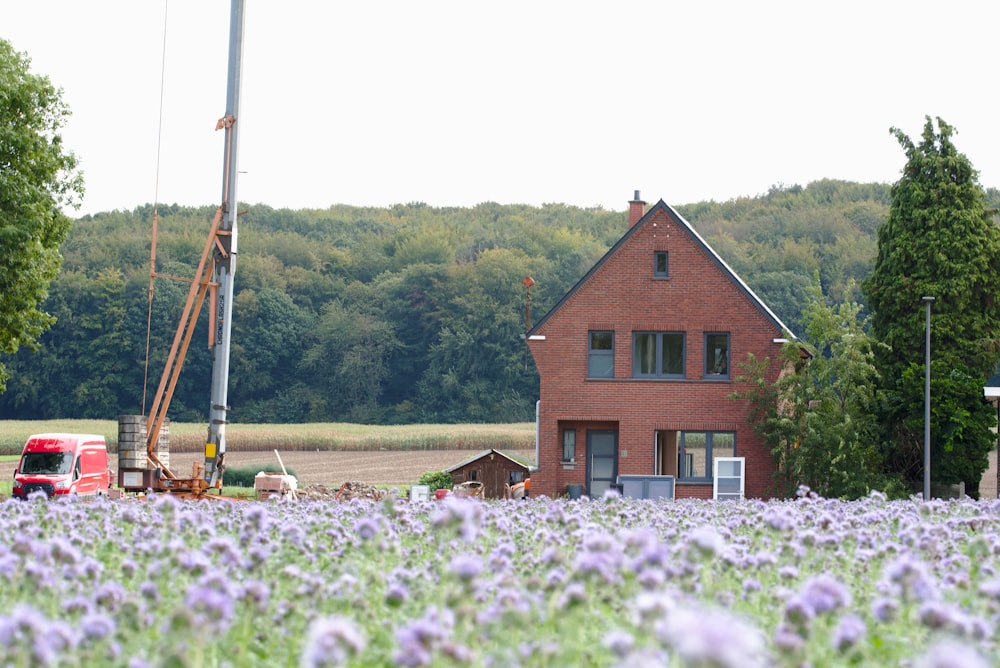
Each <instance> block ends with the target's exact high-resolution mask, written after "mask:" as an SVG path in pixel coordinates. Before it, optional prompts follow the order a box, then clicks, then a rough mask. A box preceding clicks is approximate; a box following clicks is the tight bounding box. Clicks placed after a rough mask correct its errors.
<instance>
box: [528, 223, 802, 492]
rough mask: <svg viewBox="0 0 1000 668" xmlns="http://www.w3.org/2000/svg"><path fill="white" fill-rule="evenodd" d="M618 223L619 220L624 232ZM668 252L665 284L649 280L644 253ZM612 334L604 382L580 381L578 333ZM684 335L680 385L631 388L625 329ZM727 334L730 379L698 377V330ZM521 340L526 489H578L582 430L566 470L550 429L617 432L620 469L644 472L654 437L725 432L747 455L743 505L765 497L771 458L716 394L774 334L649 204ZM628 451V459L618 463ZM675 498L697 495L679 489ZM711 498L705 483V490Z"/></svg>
mask: <svg viewBox="0 0 1000 668" xmlns="http://www.w3.org/2000/svg"><path fill="white" fill-rule="evenodd" d="M625 225H626V223H625V221H624V220H623V221H622V227H623V232H624V231H625ZM657 251H667V252H668V253H669V278H667V279H656V278H654V277H653V255H654V253H655V252H657ZM597 329H605V330H613V331H614V332H615V377H614V378H613V379H603V380H588V379H587V353H588V350H587V346H588V337H587V333H588V331H589V330H597ZM639 330H644V331H683V332H686V340H685V352H686V364H685V378H684V379H681V380H633V379H632V378H631V375H632V360H631V354H632V332H633V331H639ZM706 332H728V333H729V335H730V338H729V343H730V353H729V360H730V380H723V381H719V380H706V379H703V370H704V334H705V333H706ZM533 334H535V335H541V336H544V337H545V340H544V341H543V340H529V342H528V345H529V347H530V350H531V353H532V356H533V357H534V359H535V364H536V365H537V367H538V371H539V375H540V377H541V406H540V414H539V433H540V444H539V453H540V456H539V462H538V470H537V471H536V472H534V473H533V474H532V481H531V485H532V493H533V494H535V495H537V494H548V495H559V494H562V493H564V492H565V488H566V485H567V484H572V483H580V484H584V483H585V480H584V477H585V475H586V466H585V462H583V461H582V460H583V457H584V454H585V451H586V440H585V434H584V432H583V430H582V428H581V427H580V426H579V425H575V426H577V430H578V431H577V460H578V464H577V465H576V467H575V468H574V469H573V470H566V469H565V468H564V467H563V465H562V464H561V463H560V460H561V459H562V440H561V433H560V431H559V428H558V426H559V423H560V421H572V422H577V423H580V424H584V425H589V424H597V425H605V426H604V427H602V428H611V429H614V428H615V426H616V425H617V429H618V447H619V461H618V471H619V473H636V474H652V473H653V456H654V434H655V432H656V431H657V430H675V429H676V430H704V431H734V432H736V455H737V456H739V457H746V480H745V485H746V487H745V489H746V494H747V496H749V497H763V496H767V495H768V494H769V493H770V491H771V482H772V473H773V468H774V465H773V460H772V458H771V455H770V453H769V452H768V450H767V448H766V446H765V445H764V444H763V443H762V442H761V441H760V440H759V439H758V438H757V437H756V436H754V434H753V432H752V430H751V428H750V426H749V425H748V424H747V420H746V405H745V403H744V402H740V401H734V400H731V399H728V398H727V395H729V394H730V393H732V392H734V391H735V390H737V389H739V388H738V386H737V384H736V383H735V382H734V381H732V380H731V379H732V378H733V377H735V376H736V375H738V374H739V372H740V370H739V368H738V367H737V364H738V363H739V362H741V361H743V360H745V359H746V357H747V353H750V352H752V353H753V354H754V355H756V356H757V357H759V358H763V357H771V358H772V359H775V358H776V357H777V356H778V353H779V349H780V344H778V343H774V339H775V338H776V337H780V336H782V332H781V331H779V330H778V328H777V327H776V326H775V325H774V323H773V322H772V321H771V320H770V319H769V318H768V317H766V316H765V314H764V313H763V312H762V311H761V310H760V308H759V307H758V306H757V304H756V303H755V302H754V301H753V300H752V299H751V298H750V297H749V296H748V295H747V294H745V292H743V291H742V290H741V289H740V288H739V287H738V285H737V284H736V283H734V282H733V280H732V279H731V278H730V277H729V275H728V273H727V272H726V271H724V269H723V268H722V267H721V266H719V265H718V264H717V263H716V262H715V261H714V259H713V258H712V256H711V255H710V254H709V253H708V252H707V251H706V250H705V249H704V247H703V246H701V245H700V244H699V243H698V242H697V241H696V239H695V238H694V237H693V236H692V235H691V234H690V233H689V231H688V230H687V228H686V227H685V226H684V225H683V224H682V223H680V222H679V221H678V220H676V219H674V218H673V217H672V216H671V215H670V213H669V210H668V209H666V208H663V207H654V210H653V212H652V213H650V214H649V215H648V216H647V217H646V218H645V219H644V220H643V221H642V222H641V224H640V225H638V226H637V227H636V228H634V232H633V233H632V235H631V236H630V237H629V238H628V239H627V240H626V241H625V242H624V243H623V244H622V245H621V246H620V247H619V248H618V250H617V251H616V252H615V253H614V254H613V255H611V256H609V257H607V258H606V260H605V261H604V263H603V264H602V265H601V266H600V267H599V268H598V269H597V270H596V271H595V273H594V274H593V275H592V276H591V277H590V279H589V280H588V281H587V282H586V283H584V284H583V285H581V286H579V288H578V289H577V291H576V292H575V293H574V294H572V295H571V296H570V297H569V298H568V299H567V300H566V301H565V302H563V304H562V305H561V307H560V309H559V310H558V311H556V312H554V313H552V314H550V315H549V316H548V318H547V320H545V322H543V323H542V324H541V326H540V327H539V328H538V329H537V330H536V331H535V332H533ZM625 453H627V456H623V455H625ZM682 488H683V489H684V490H685V493H687V492H688V491H690V493H691V494H698V495H701V494H702V493H703V492H702V490H700V489H698V490H696V489H693V488H690V486H684V485H678V486H677V491H678V496H680V492H681V489H682ZM708 496H709V497H711V486H709V487H708Z"/></svg>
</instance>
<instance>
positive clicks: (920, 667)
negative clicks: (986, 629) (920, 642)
mask: <svg viewBox="0 0 1000 668" xmlns="http://www.w3.org/2000/svg"><path fill="white" fill-rule="evenodd" d="M990 665H991V664H990V663H989V662H987V660H986V659H985V658H984V657H983V656H982V655H981V654H980V653H979V652H977V651H976V650H975V649H974V648H972V647H969V646H968V645H966V644H964V643H960V642H956V641H944V642H940V643H938V644H936V645H934V646H933V647H931V649H930V650H928V651H927V653H926V654H924V655H923V656H922V657H920V658H919V659H918V660H917V661H916V663H915V664H914V666H915V668H989V666H990Z"/></svg>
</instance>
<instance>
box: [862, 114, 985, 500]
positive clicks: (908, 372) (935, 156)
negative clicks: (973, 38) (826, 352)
mask: <svg viewBox="0 0 1000 668" xmlns="http://www.w3.org/2000/svg"><path fill="white" fill-rule="evenodd" d="M937 126H938V129H937V131H936V132H935V128H934V123H933V122H932V120H931V118H930V117H927V121H926V123H925V125H924V130H923V134H922V137H921V141H920V143H919V144H915V143H914V142H913V141H912V140H911V139H910V138H909V137H907V136H906V135H905V134H903V132H901V131H900V130H899V129H897V128H892V130H891V132H892V134H893V135H894V136H895V137H896V139H897V140H898V141H899V143H900V145H901V146H902V147H903V149H904V151H905V152H906V157H907V162H906V166H905V167H904V169H903V176H902V177H901V178H900V179H899V181H897V182H896V184H895V185H894V186H893V188H892V204H891V208H890V211H889V218H888V220H887V222H886V223H885V224H884V225H883V226H882V227H881V228H880V229H879V231H878V257H877V259H876V262H875V267H874V270H873V271H872V274H871V276H869V278H868V279H867V280H866V281H865V282H864V285H863V287H864V291H865V295H866V298H867V302H868V306H869V307H870V309H871V311H872V321H871V322H872V333H873V335H874V336H875V338H876V339H877V340H879V341H881V342H882V343H885V344H887V348H886V349H884V350H880V352H879V354H878V360H877V364H878V367H879V372H880V375H881V377H882V383H883V390H884V393H883V395H882V396H883V397H884V402H883V403H882V416H881V418H882V419H881V422H882V424H883V426H884V427H885V428H886V434H885V435H886V444H887V447H888V448H889V452H888V454H889V460H890V462H892V463H893V465H894V467H895V468H897V469H898V470H900V471H901V472H902V473H903V474H904V475H905V476H906V477H907V478H908V479H909V480H910V481H911V482H914V483H916V482H917V481H919V480H922V478H923V458H922V452H923V411H924V404H923V396H924V392H923V380H924V375H923V365H924V338H925V326H924V323H925V306H924V304H923V303H922V302H921V298H922V297H923V296H925V295H926V296H932V297H934V298H935V301H934V302H933V308H932V317H931V332H932V334H931V351H932V358H933V362H932V364H931V373H932V377H933V379H934V381H933V384H932V390H931V396H932V405H933V397H934V396H935V395H937V396H939V397H941V398H942V399H944V398H945V397H947V398H949V402H948V407H947V410H945V405H939V406H935V410H932V418H931V440H932V448H931V453H932V461H931V477H932V479H933V480H935V481H937V482H942V483H958V482H965V483H966V490H967V491H968V492H969V493H971V494H976V493H977V490H978V479H979V477H980V476H981V475H982V471H983V470H985V468H986V457H987V453H988V452H989V449H990V448H991V447H992V445H993V440H992V438H993V437H992V436H991V435H990V432H989V426H990V424H992V422H993V421H994V420H995V415H994V414H993V412H992V411H991V410H989V406H988V405H987V404H986V402H985V400H984V399H983V392H982V387H983V383H984V381H985V380H986V378H987V377H988V376H989V375H990V374H991V373H992V372H993V371H994V370H995V369H996V366H997V363H998V361H1000V354H998V346H997V337H998V334H1000V303H998V301H997V297H998V296H1000V231H998V228H997V226H996V224H995V222H994V220H993V216H992V214H991V212H990V211H989V210H988V209H987V207H986V204H985V198H984V193H983V190H982V188H981V187H980V185H979V183H978V172H977V171H976V170H975V169H974V168H973V166H972V164H971V162H970V161H969V159H968V158H967V157H966V156H965V155H963V154H962V153H959V152H958V150H957V149H956V148H955V145H954V144H953V143H952V140H951V138H952V135H953V134H954V129H953V128H952V127H951V126H950V125H948V124H947V123H945V122H944V121H943V120H941V119H940V118H938V119H937ZM958 397H961V399H957V398H958Z"/></svg>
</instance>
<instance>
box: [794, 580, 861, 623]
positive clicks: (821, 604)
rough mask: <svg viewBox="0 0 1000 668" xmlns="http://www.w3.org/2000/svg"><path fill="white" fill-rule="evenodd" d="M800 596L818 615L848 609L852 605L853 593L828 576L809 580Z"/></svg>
mask: <svg viewBox="0 0 1000 668" xmlns="http://www.w3.org/2000/svg"><path fill="white" fill-rule="evenodd" d="M800 595H801V596H802V598H803V600H804V601H805V604H806V605H808V606H809V607H810V608H812V610H813V612H814V613H815V614H817V615H822V614H824V613H827V612H833V611H834V610H837V609H839V608H846V607H847V606H849V605H850V604H851V591H850V590H849V589H848V588H847V587H845V586H844V585H843V584H841V583H840V582H838V581H837V580H835V579H834V578H832V577H830V576H829V575H826V574H824V575H819V576H817V577H814V578H811V579H809V580H807V581H806V583H805V584H804V585H803V586H802V589H801V591H800Z"/></svg>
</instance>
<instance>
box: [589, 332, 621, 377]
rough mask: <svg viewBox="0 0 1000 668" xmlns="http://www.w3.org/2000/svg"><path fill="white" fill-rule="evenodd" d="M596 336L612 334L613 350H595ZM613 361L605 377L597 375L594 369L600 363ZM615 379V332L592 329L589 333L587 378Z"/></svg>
mask: <svg viewBox="0 0 1000 668" xmlns="http://www.w3.org/2000/svg"><path fill="white" fill-rule="evenodd" d="M595 334H610V335H611V348H610V349H608V348H595V347H594V335H595ZM608 358H610V360H611V368H610V369H609V371H608V373H606V374H604V375H595V374H594V373H593V369H594V366H595V363H596V362H598V361H601V362H605V363H606V362H607V359H608ZM614 377H615V332H614V330H612V329H592V330H589V331H588V332H587V378H614Z"/></svg>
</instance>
